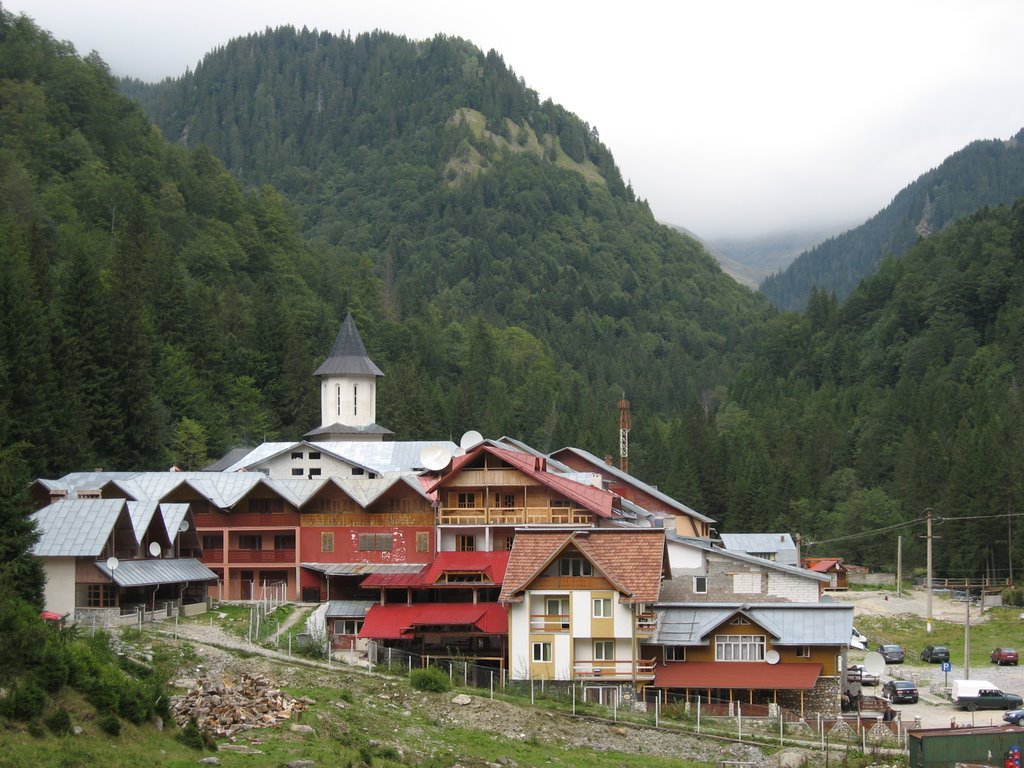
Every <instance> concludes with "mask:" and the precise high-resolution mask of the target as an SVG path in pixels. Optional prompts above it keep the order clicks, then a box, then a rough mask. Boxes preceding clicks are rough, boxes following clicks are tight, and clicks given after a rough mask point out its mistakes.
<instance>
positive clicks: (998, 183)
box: [761, 130, 1024, 311]
mask: <svg viewBox="0 0 1024 768" xmlns="http://www.w3.org/2000/svg"><path fill="white" fill-rule="evenodd" d="M1022 195H1024V130H1021V131H1020V132H1019V133H1018V134H1017V135H1016V136H1014V137H1013V138H1011V139H1009V140H1008V141H999V140H988V141H974V142H971V144H969V145H968V146H966V147H964V148H963V149H961V150H960V151H959V152H956V153H954V154H952V155H950V156H949V157H948V158H946V160H945V161H943V162H942V164H940V165H939V166H938V167H937V168H933V169H932V170H930V171H928V173H925V174H923V175H922V176H921V177H920V178H918V179H916V180H915V181H914V182H913V183H911V184H909V185H907V187H906V188H905V189H903V190H902V191H901V192H900V193H899V194H897V195H896V196H895V197H894V198H893V201H892V202H891V203H890V204H889V205H888V206H886V207H885V209H883V210H882V211H880V212H879V213H878V214H876V215H875V216H872V217H871V218H870V219H869V220H868V221H866V222H865V223H864V224H862V225H861V226H859V227H856V228H854V229H851V230H850V231H848V232H844V233H843V234H841V235H837V236H836V237H831V238H829V239H827V240H825V241H824V242H823V243H820V244H819V245H816V246H815V247H814V248H811V249H810V250H809V251H806V252H805V253H802V254H800V255H799V256H798V257H797V258H796V259H795V260H794V261H793V263H792V264H790V265H789V266H788V267H786V268H785V269H784V270H782V271H780V272H778V273H777V274H774V275H771V276H769V277H768V278H766V279H765V280H764V282H763V283H762V284H761V291H762V292H763V293H764V294H765V295H766V296H767V297H768V298H769V299H771V301H772V303H774V304H775V306H777V307H779V308H781V309H786V310H795V311H803V310H804V309H805V308H806V307H807V302H808V300H809V298H810V295H811V292H812V291H813V290H815V289H817V290H819V291H825V292H834V293H835V294H836V296H838V297H839V298H840V299H845V298H846V297H847V296H849V295H850V293H851V292H852V291H853V289H854V288H856V287H857V284H858V283H859V282H860V281H861V280H862V279H864V278H865V277H868V276H869V275H872V274H874V273H875V272H876V271H877V270H878V268H879V265H880V264H881V263H882V261H884V260H885V259H886V258H888V257H890V256H891V257H894V258H899V257H901V256H902V255H903V254H905V253H906V252H907V251H908V250H909V249H910V248H911V247H912V246H913V245H914V244H915V243H916V242H917V241H918V240H922V239H924V238H927V237H930V236H932V235H934V234H935V233H937V232H941V231H942V230H944V229H945V228H946V227H948V226H950V225H951V224H952V223H953V222H955V221H957V220H959V219H960V218H962V217H964V216H967V215H968V214H971V213H973V212H974V211H976V210H978V209H979V208H984V207H986V206H989V207H991V206H996V205H1000V204H1003V203H1006V204H1011V203H1012V202H1013V201H1014V200H1016V199H1017V198H1018V197H1020V196H1022Z"/></svg>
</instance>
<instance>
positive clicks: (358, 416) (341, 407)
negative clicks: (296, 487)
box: [304, 313, 391, 442]
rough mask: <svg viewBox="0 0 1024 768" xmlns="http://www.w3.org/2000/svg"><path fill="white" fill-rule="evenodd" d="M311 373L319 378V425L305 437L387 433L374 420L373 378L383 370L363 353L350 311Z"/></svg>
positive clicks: (363, 436) (325, 439)
mask: <svg viewBox="0 0 1024 768" xmlns="http://www.w3.org/2000/svg"><path fill="white" fill-rule="evenodd" d="M313 375H314V376H317V377H319V379H320V426H319V428H317V429H314V430H312V431H311V432H308V433H306V435H304V437H305V438H306V439H307V440H316V441H318V442H328V441H332V440H382V439H383V438H384V435H390V434H391V431H390V430H388V429H385V428H384V427H381V426H379V425H378V424H377V423H376V419H377V379H378V377H380V376H383V375H384V373H383V372H382V371H381V369H380V368H378V367H377V366H376V365H375V364H374V362H373V361H372V360H371V359H370V357H369V355H367V354H366V347H365V346H363V340H362V339H361V338H360V336H359V331H358V330H357V329H356V322H355V320H353V319H352V315H351V313H349V314H348V315H346V316H345V322H344V323H342V324H341V330H340V331H339V332H338V338H336V339H335V340H334V347H332V348H331V353H330V354H329V355H328V356H327V359H326V360H324V361H323V363H321V365H320V367H319V368H317V369H316V371H315V372H314V373H313Z"/></svg>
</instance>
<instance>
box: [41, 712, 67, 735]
mask: <svg viewBox="0 0 1024 768" xmlns="http://www.w3.org/2000/svg"><path fill="white" fill-rule="evenodd" d="M44 722H45V723H46V727H47V728H49V729H50V731H52V732H53V733H55V734H56V735H58V736H66V735H67V734H69V733H71V713H70V712H68V711H67V710H66V709H64V708H63V707H61V708H60V709H58V710H57V711H56V712H54V713H53V714H52V715H50V716H49V717H47V718H46V720H45V721H44Z"/></svg>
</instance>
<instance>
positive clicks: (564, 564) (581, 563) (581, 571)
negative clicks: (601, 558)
mask: <svg viewBox="0 0 1024 768" xmlns="http://www.w3.org/2000/svg"><path fill="white" fill-rule="evenodd" d="M558 575H559V576H593V575H594V566H593V565H591V563H590V561H589V560H587V559H586V558H585V557H580V556H579V555H567V556H565V557H563V558H562V559H560V560H559V561H558Z"/></svg>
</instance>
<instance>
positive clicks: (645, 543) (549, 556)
mask: <svg viewBox="0 0 1024 768" xmlns="http://www.w3.org/2000/svg"><path fill="white" fill-rule="evenodd" d="M570 544H571V545H573V546H574V547H575V548H576V549H578V550H579V552H580V554H582V555H583V556H584V557H586V558H587V559H588V560H589V561H590V562H591V563H592V564H593V565H594V568H595V569H596V570H597V571H598V572H599V573H600V574H601V575H602V576H604V577H605V578H606V579H608V581H610V582H611V583H612V586H613V587H615V589H617V590H618V591H619V592H620V593H621V594H622V598H621V599H622V602H624V603H653V602H656V601H657V599H658V592H659V590H660V588H661V576H662V573H663V572H664V567H665V559H664V558H665V532H664V531H662V530H659V529H653V528H645V529H635V528H633V529H628V528H601V529H590V530H586V531H565V532H562V531H518V532H517V533H516V537H515V540H514V541H513V542H512V552H511V553H510V556H509V560H508V568H507V569H506V571H505V583H504V585H503V586H502V590H501V597H499V598H498V600H499V601H500V602H503V603H506V602H514V601H516V600H520V599H522V595H520V594H519V593H520V592H522V591H523V590H525V589H527V588H528V587H529V585H530V582H532V581H533V580H534V579H536V578H537V577H538V576H539V575H540V574H541V572H543V571H544V570H545V569H546V568H547V567H548V565H550V564H551V563H552V562H553V561H554V560H555V558H557V557H558V556H559V555H560V554H561V553H562V552H563V551H564V550H565V549H566V548H567V547H568V546H569V545H570Z"/></svg>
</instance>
